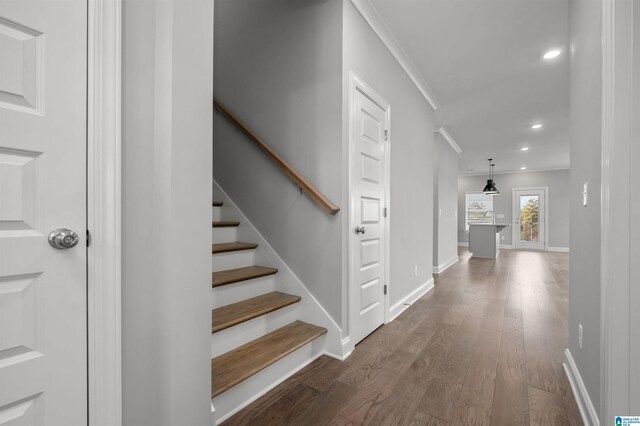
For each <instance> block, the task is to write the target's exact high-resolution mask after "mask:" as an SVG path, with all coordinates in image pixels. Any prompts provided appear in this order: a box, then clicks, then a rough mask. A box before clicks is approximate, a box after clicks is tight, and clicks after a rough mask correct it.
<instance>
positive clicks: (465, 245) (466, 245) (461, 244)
mask: <svg viewBox="0 0 640 426" xmlns="http://www.w3.org/2000/svg"><path fill="white" fill-rule="evenodd" d="M458 247H469V243H460V242H459V243H458Z"/></svg>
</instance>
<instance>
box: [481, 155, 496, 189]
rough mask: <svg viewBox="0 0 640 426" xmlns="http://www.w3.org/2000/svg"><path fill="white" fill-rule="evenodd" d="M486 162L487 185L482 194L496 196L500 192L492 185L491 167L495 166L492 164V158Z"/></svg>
mask: <svg viewBox="0 0 640 426" xmlns="http://www.w3.org/2000/svg"><path fill="white" fill-rule="evenodd" d="M488 161H489V179H487V184H486V185H485V187H484V189H483V190H482V192H483V193H485V194H489V195H497V194H499V193H500V191H498V188H496V185H495V183H493V166H495V164H493V163H492V161H493V158H489V160H488Z"/></svg>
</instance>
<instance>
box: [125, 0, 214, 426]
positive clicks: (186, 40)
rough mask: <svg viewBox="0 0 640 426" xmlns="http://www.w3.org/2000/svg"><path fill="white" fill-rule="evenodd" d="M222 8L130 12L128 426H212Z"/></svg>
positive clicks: (160, 1)
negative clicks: (216, 102)
mask: <svg viewBox="0 0 640 426" xmlns="http://www.w3.org/2000/svg"><path fill="white" fill-rule="evenodd" d="M212 21H213V7H212V3H211V2H210V1H205V0H173V1H167V0H125V1H124V2H123V22H122V25H123V81H122V108H123V111H122V187H123V200H122V201H123V210H122V346H123V354H122V374H123V377H122V385H123V401H122V403H123V407H122V408H123V424H124V425H125V426H138V425H154V426H170V425H178V424H184V425H205V424H211V421H212V419H211V405H210V392H211V387H210V377H211V375H210V371H211V366H210V351H211V348H210V341H211V340H210V339H211V167H212V160H211V156H212V150H211V137H212V130H211V128H212V115H213V113H212V108H211V93H212V79H211V75H212V72H213V69H212V68H213V57H212V54H213V26H212Z"/></svg>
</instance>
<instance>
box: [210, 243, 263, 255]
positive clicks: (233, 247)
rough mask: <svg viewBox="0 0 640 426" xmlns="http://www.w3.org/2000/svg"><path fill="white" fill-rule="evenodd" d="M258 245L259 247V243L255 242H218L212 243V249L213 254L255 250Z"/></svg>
mask: <svg viewBox="0 0 640 426" xmlns="http://www.w3.org/2000/svg"><path fill="white" fill-rule="evenodd" d="M256 247H258V245H257V244H254V243H240V242H237V243H218V244H212V245H211V251H212V253H213V254H217V253H227V252H230V251H240V250H253V249H255V248H256Z"/></svg>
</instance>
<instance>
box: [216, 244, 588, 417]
mask: <svg viewBox="0 0 640 426" xmlns="http://www.w3.org/2000/svg"><path fill="white" fill-rule="evenodd" d="M568 276H569V255H568V254H564V253H546V252H527V251H516V250H504V251H502V252H501V254H500V256H499V258H498V259H497V260H491V259H477V258H470V255H469V253H468V251H466V249H460V262H459V263H457V264H455V265H454V266H452V267H451V268H449V269H448V270H447V271H445V272H444V273H443V274H441V275H439V276H436V287H435V289H433V290H432V291H431V292H430V293H429V294H427V295H426V296H424V297H423V298H422V299H420V300H418V301H417V302H416V303H414V305H413V306H412V307H410V308H409V309H407V310H406V311H405V312H404V313H403V314H402V315H400V316H399V317H398V318H397V319H396V320H395V321H393V322H391V323H389V324H387V325H385V326H383V327H380V328H379V329H378V330H376V331H375V332H374V333H373V334H371V335H370V336H369V337H367V338H366V339H365V340H363V341H362V342H361V343H360V344H358V345H357V346H356V350H355V351H354V352H353V354H352V355H351V356H350V357H349V358H348V359H347V360H346V361H344V362H341V361H338V360H335V359H332V358H329V357H326V356H324V357H321V358H319V359H318V360H316V361H314V362H313V363H311V364H310V365H309V366H307V367H306V368H304V369H303V370H302V371H300V372H299V373H297V374H296V375H295V376H293V377H292V378H290V379H289V380H287V381H286V382H284V383H282V384H281V385H280V386H278V387H276V388H275V389H274V390H272V391H271V392H269V393H268V394H266V395H264V396H263V397H261V398H259V399H258V400H257V401H255V402H254V403H252V404H251V405H249V406H248V407H247V408H245V409H244V410H242V411H240V412H239V413H238V414H236V415H235V416H233V417H231V418H230V419H229V420H227V421H226V422H225V423H224V424H225V425H249V424H250V425H261V426H262V425H304V426H309V425H508V426H514V425H545V426H546V425H572V426H573V425H581V424H582V421H581V418H580V413H579V411H578V408H577V406H576V403H575V400H574V397H573V394H572V392H571V387H570V386H569V383H568V381H567V379H566V377H565V374H564V370H563V367H562V360H563V354H564V349H565V348H566V345H567V336H568V330H567V323H568V321H567V315H568V285H569V282H568Z"/></svg>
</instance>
